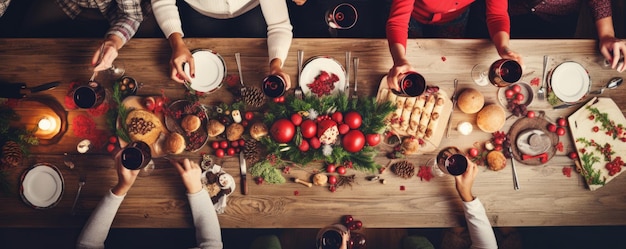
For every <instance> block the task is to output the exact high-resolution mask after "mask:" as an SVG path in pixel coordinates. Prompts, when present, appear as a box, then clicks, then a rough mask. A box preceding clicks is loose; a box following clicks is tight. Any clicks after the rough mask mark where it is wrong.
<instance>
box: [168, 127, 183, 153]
mask: <svg viewBox="0 0 626 249" xmlns="http://www.w3.org/2000/svg"><path fill="white" fill-rule="evenodd" d="M185 147H187V145H186V142H185V137H183V135H181V134H178V133H176V132H172V133H170V134H169V135H168V136H167V139H166V140H165V152H166V153H168V154H180V153H183V151H185Z"/></svg>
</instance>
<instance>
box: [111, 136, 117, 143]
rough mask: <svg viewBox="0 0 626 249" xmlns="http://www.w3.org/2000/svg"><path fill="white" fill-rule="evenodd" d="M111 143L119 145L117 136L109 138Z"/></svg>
mask: <svg viewBox="0 0 626 249" xmlns="http://www.w3.org/2000/svg"><path fill="white" fill-rule="evenodd" d="M109 143H112V144H114V143H117V137H116V136H110V137H109Z"/></svg>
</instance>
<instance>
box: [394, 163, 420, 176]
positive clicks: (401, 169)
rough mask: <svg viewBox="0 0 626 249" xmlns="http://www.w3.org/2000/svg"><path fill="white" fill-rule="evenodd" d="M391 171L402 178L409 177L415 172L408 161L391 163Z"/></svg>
mask: <svg viewBox="0 0 626 249" xmlns="http://www.w3.org/2000/svg"><path fill="white" fill-rule="evenodd" d="M390 168H391V171H392V172H393V173H395V174H396V175H398V176H399V177H402V178H411V177H412V176H413V174H415V166H414V165H413V164H412V163H410V162H408V161H400V162H397V163H394V164H392V165H391V167H390Z"/></svg>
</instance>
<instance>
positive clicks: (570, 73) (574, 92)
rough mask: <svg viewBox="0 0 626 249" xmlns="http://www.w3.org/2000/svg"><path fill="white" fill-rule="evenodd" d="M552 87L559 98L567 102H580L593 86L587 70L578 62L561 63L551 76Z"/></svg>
mask: <svg viewBox="0 0 626 249" xmlns="http://www.w3.org/2000/svg"><path fill="white" fill-rule="evenodd" d="M550 88H551V89H552V91H553V92H554V95H556V97H557V98H559V99H560V100H561V101H563V102H566V103H573V102H578V101H579V100H581V99H582V98H583V97H584V96H585V95H587V93H589V89H590V88H591V79H590V78H589V73H587V70H585V68H584V67H583V66H582V65H580V64H579V63H577V62H573V61H566V62H563V63H561V64H559V65H558V66H557V67H556V68H554V70H553V71H552V74H551V76H550Z"/></svg>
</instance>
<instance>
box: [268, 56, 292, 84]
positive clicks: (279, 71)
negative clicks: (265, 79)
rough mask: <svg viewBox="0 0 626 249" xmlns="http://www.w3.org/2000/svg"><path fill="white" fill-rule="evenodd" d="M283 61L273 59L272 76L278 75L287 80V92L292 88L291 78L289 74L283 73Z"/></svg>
mask: <svg viewBox="0 0 626 249" xmlns="http://www.w3.org/2000/svg"><path fill="white" fill-rule="evenodd" d="M280 64H281V60H280V59H278V58H275V59H272V61H271V62H270V75H278V76H280V77H281V78H283V79H284V80H285V90H289V88H291V77H289V74H286V73H285V72H283V69H282V68H281V67H280Z"/></svg>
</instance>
